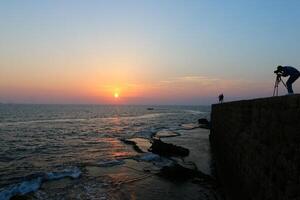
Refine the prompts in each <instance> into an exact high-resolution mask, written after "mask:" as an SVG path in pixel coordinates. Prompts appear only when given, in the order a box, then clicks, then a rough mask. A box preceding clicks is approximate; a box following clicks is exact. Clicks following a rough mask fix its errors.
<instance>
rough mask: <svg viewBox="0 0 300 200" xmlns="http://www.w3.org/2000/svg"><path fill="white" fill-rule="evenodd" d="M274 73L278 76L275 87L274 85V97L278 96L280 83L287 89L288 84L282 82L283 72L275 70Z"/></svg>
mask: <svg viewBox="0 0 300 200" xmlns="http://www.w3.org/2000/svg"><path fill="white" fill-rule="evenodd" d="M274 73H275V74H276V79H275V85H274V91H273V96H278V85H279V83H280V82H282V84H283V85H284V87H286V84H285V83H284V82H283V81H282V79H281V76H282V74H283V72H282V70H279V69H277V70H275V71H274Z"/></svg>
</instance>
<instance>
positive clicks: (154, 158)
mask: <svg viewBox="0 0 300 200" xmlns="http://www.w3.org/2000/svg"><path fill="white" fill-rule="evenodd" d="M137 160H140V161H146V162H151V161H161V160H162V159H161V157H160V156H159V155H157V154H154V153H151V152H149V153H144V154H143V155H141V156H140V157H138V158H137Z"/></svg>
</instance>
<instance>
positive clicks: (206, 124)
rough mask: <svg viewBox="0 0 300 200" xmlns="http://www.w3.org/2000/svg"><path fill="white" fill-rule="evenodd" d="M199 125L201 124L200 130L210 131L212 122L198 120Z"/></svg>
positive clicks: (203, 119)
mask: <svg viewBox="0 0 300 200" xmlns="http://www.w3.org/2000/svg"><path fill="white" fill-rule="evenodd" d="M198 123H199V124H200V128H206V129H210V122H209V121H208V120H207V119H205V118H200V119H198Z"/></svg>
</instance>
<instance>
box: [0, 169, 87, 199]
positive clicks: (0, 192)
mask: <svg viewBox="0 0 300 200" xmlns="http://www.w3.org/2000/svg"><path fill="white" fill-rule="evenodd" d="M80 175H81V170H80V169H79V168H78V167H72V168H67V169H64V170H62V171H59V172H48V173H40V174H37V175H36V177H35V178H31V179H30V180H25V181H22V182H20V183H16V184H12V185H9V186H7V187H4V188H2V189H0V199H1V200H9V199H10V198H12V197H14V196H16V195H25V194H28V193H30V192H34V191H37V190H38V189H39V188H40V187H41V185H42V183H43V182H46V181H51V180H57V179H62V178H66V177H70V178H74V179H76V178H79V177H80ZM31 177H32V176H31ZM25 179H26V178H25Z"/></svg>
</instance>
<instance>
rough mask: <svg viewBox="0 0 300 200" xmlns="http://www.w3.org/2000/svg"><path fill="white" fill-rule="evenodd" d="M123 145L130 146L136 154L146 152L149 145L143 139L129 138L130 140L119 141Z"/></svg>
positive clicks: (146, 140)
mask: <svg viewBox="0 0 300 200" xmlns="http://www.w3.org/2000/svg"><path fill="white" fill-rule="evenodd" d="M121 141H122V142H124V143H125V144H129V145H132V147H133V149H134V150H135V151H136V152H138V153H146V152H148V149H149V147H150V146H151V143H150V141H149V140H148V139H145V138H131V139H121Z"/></svg>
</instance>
